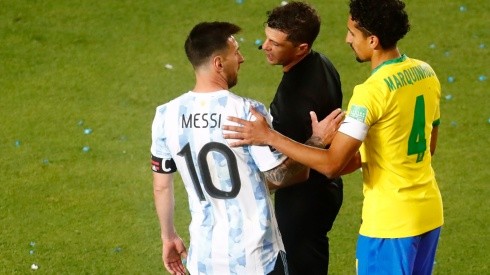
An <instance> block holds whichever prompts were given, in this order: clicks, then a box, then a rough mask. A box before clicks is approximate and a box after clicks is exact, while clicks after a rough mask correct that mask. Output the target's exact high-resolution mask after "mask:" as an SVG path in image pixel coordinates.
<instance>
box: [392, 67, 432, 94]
mask: <svg viewBox="0 0 490 275" xmlns="http://www.w3.org/2000/svg"><path fill="white" fill-rule="evenodd" d="M435 75H436V74H435V72H434V70H432V68H431V67H429V66H427V65H418V66H414V67H410V68H408V69H405V70H403V71H401V72H398V73H396V74H393V75H391V76H388V77H387V78H385V79H384V81H385V83H386V85H388V88H389V89H390V91H393V90H396V89H398V88H400V87H403V86H406V85H409V84H410V85H413V84H415V82H417V81H420V80H422V79H425V78H428V77H431V76H435Z"/></svg>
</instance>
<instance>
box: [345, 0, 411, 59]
mask: <svg viewBox="0 0 490 275" xmlns="http://www.w3.org/2000/svg"><path fill="white" fill-rule="evenodd" d="M349 8H350V15H351V17H352V20H353V21H355V22H356V23H357V27H358V28H359V29H360V30H361V31H363V33H364V34H366V35H371V34H373V35H376V36H377V37H378V39H379V41H380V44H381V47H383V49H391V48H394V47H396V43H397V42H398V41H399V40H400V39H402V38H403V37H404V36H405V34H407V33H408V31H409V30H410V23H409V21H408V15H407V13H406V12H405V10H404V8H405V3H403V2H402V1H400V0H350V4H349Z"/></svg>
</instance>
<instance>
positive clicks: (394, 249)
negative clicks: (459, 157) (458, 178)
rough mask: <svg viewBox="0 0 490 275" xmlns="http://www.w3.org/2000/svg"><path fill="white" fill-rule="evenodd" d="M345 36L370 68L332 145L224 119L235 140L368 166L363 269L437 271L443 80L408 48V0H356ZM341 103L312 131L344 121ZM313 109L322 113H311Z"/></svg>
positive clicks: (316, 161) (323, 167)
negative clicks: (436, 160) (435, 162)
mask: <svg viewBox="0 0 490 275" xmlns="http://www.w3.org/2000/svg"><path fill="white" fill-rule="evenodd" d="M349 6H350V16H349V18H348V21H347V29H348V32H347V37H346V42H347V43H348V44H349V45H350V46H351V47H352V49H353V50H354V53H355V55H356V59H357V60H358V61H359V62H370V63H371V69H372V72H371V76H370V77H369V78H368V79H367V80H366V81H365V82H364V83H363V84H360V85H357V86H356V87H355V88H354V93H353V95H352V98H351V100H350V102H349V107H348V110H347V113H346V115H345V119H344V121H343V122H342V124H341V126H340V128H339V130H338V133H337V134H336V135H335V137H334V138H333V140H323V141H324V142H325V143H330V147H329V149H326V150H325V149H318V148H313V147H308V146H305V145H302V144H300V143H297V142H294V141H292V140H290V139H288V138H286V137H284V136H282V135H281V134H279V133H277V132H276V131H274V130H273V129H271V128H269V126H268V124H266V123H265V122H264V119H263V118H261V117H259V118H258V119H257V120H256V121H255V122H250V121H246V120H241V119H235V118H232V119H231V120H232V121H235V122H238V123H240V124H241V125H242V126H225V129H226V130H232V131H235V132H236V133H230V134H226V135H225V137H226V138H239V139H241V140H240V141H236V142H234V143H232V146H239V145H243V144H267V145H269V146H272V147H274V148H276V149H277V150H279V151H281V152H282V153H284V154H286V155H288V156H289V157H291V158H292V159H295V160H297V161H299V162H301V163H303V164H305V165H307V166H310V167H312V168H313V169H315V170H317V171H319V172H321V173H323V174H325V175H327V176H328V177H336V176H339V175H341V174H345V173H349V172H352V171H354V170H356V169H357V168H359V167H362V173H363V192H364V203H363V209H362V224H361V228H360V230H359V238H358V243H357V252H356V258H357V273H358V274H431V273H432V269H433V265H434V257H435V253H436V248H437V243H438V239H439V234H440V229H441V226H442V224H443V209H442V199H441V194H440V191H439V188H438V186H437V183H436V179H435V176H434V171H433V169H432V165H431V159H432V155H433V154H434V152H435V149H436V143H437V129H438V125H439V119H440V109H439V102H440V97H441V86H440V83H439V80H438V79H437V76H436V74H435V73H434V71H433V69H432V68H431V67H430V66H429V65H428V64H427V63H425V62H422V61H420V60H416V59H412V58H409V57H408V56H406V55H404V54H401V53H400V52H399V50H398V48H397V42H398V41H399V40H400V39H401V38H403V37H404V36H405V34H406V33H407V32H408V31H409V28H410V24H409V21H408V15H407V13H406V12H405V10H404V9H405V4H404V3H403V2H402V1H399V0H350V5H349ZM343 116H344V114H343V112H341V111H340V110H336V111H334V112H332V113H331V114H330V115H329V116H327V118H325V119H324V120H322V121H320V122H318V121H316V119H313V121H312V126H313V136H317V137H321V136H322V135H321V133H322V130H324V129H327V128H328V127H336V123H338V122H339V121H341V120H342V119H343ZM312 117H313V118H314V117H315V116H312Z"/></svg>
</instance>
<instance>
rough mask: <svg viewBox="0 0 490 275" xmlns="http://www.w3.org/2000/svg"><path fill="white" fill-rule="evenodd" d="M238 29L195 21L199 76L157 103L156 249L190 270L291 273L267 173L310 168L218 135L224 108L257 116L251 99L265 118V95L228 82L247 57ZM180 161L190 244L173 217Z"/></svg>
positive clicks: (285, 175) (179, 270)
mask: <svg viewBox="0 0 490 275" xmlns="http://www.w3.org/2000/svg"><path fill="white" fill-rule="evenodd" d="M239 31H240V28H239V27H238V26H236V25H234V24H231V23H227V22H203V23H200V24H197V25H196V26H195V27H194V28H193V29H192V30H191V32H190V34H189V36H188V37H187V39H186V42H185V50H186V54H187V57H188V59H189V61H190V62H191V64H192V65H193V67H194V71H195V76H196V83H195V86H194V88H193V89H192V90H191V91H189V92H186V93H184V94H182V95H181V96H179V97H177V98H175V99H173V100H171V101H169V102H167V103H166V104H163V105H161V106H159V107H158V108H157V109H156V114H155V117H154V120H153V124H152V144H151V155H152V170H153V176H154V181H153V184H154V198H155V207H156V211H157V215H158V218H159V222H160V227H161V238H162V243H163V250H162V254H163V256H162V258H163V262H164V266H165V268H166V269H167V270H168V271H169V272H170V273H172V274H184V273H185V272H186V269H185V267H184V265H183V263H182V261H181V260H182V259H186V267H187V269H188V271H189V272H190V273H191V274H220V275H221V274H287V264H286V263H285V262H284V261H285V257H284V246H283V243H282V240H281V236H280V233H279V230H278V227H277V223H276V219H275V214H274V211H273V207H272V203H271V200H270V196H269V188H268V186H267V184H266V181H267V183H268V184H269V186H270V187H272V188H274V187H276V186H280V185H281V184H291V183H295V182H299V181H303V180H305V179H306V178H307V177H308V174H309V169H308V168H306V167H305V166H303V165H300V164H298V163H297V162H295V161H292V160H290V159H288V158H287V157H286V156H284V155H282V154H281V153H279V152H278V151H275V150H273V149H272V148H271V147H269V146H246V147H240V148H230V147H229V146H228V143H227V141H226V140H225V139H224V138H223V132H222V128H221V127H222V125H223V124H224V123H230V122H229V121H227V117H228V116H236V117H240V118H243V119H247V120H249V119H253V115H252V114H251V112H250V107H252V106H253V107H254V108H256V109H257V110H258V111H259V112H260V114H261V115H264V116H266V117H267V119H268V121H269V123H270V115H269V114H268V113H267V111H266V108H265V106H264V105H263V104H261V103H259V102H257V101H254V100H251V99H247V98H243V97H240V96H238V95H235V94H233V93H232V92H230V91H229V89H230V88H231V87H233V86H235V84H236V83H237V79H238V70H239V68H240V65H241V63H243V62H244V58H243V56H242V55H241V53H240V51H239V45H238V42H237V40H236V39H235V38H234V34H236V33H237V32H239ZM333 129H334V128H333ZM334 130H335V129H334ZM334 130H332V131H331V133H332V136H333V133H334ZM317 141H318V139H317ZM319 146H320V144H319ZM176 171H179V173H180V175H181V177H182V181H183V183H184V186H185V189H186V191H187V194H188V203H189V208H190V212H191V218H192V221H191V224H190V225H189V232H190V245H189V251H187V250H186V247H185V245H184V243H183V241H182V239H181V238H180V237H179V235H178V234H177V232H176V231H175V228H174V222H173V219H174V194H173V189H174V187H173V182H174V181H173V173H174V172H176Z"/></svg>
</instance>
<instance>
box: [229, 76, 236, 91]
mask: <svg viewBox="0 0 490 275" xmlns="http://www.w3.org/2000/svg"><path fill="white" fill-rule="evenodd" d="M237 83H238V78H237V77H233V78H230V79H228V81H227V84H228V89H231V88H232V87H234V86H235V85H236V84H237Z"/></svg>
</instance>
